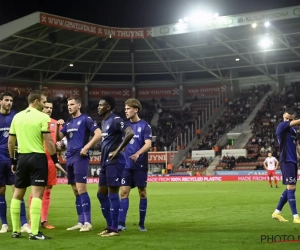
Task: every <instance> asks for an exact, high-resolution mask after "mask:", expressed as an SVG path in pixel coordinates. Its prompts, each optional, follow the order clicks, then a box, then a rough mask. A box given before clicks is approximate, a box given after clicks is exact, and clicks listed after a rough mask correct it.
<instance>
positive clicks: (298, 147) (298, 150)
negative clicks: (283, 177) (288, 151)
mask: <svg viewBox="0 0 300 250" xmlns="http://www.w3.org/2000/svg"><path fill="white" fill-rule="evenodd" d="M296 149H297V153H298V158H299V157H300V145H299V143H298V142H297V147H296Z"/></svg>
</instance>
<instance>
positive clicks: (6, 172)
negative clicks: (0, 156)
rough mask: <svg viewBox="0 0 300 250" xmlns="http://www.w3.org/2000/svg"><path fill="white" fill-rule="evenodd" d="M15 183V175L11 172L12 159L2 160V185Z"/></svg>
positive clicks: (0, 173)
mask: <svg viewBox="0 0 300 250" xmlns="http://www.w3.org/2000/svg"><path fill="white" fill-rule="evenodd" d="M14 184H15V175H14V174H13V172H11V161H10V160H8V161H0V186H5V185H14Z"/></svg>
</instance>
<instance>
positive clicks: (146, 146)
mask: <svg viewBox="0 0 300 250" xmlns="http://www.w3.org/2000/svg"><path fill="white" fill-rule="evenodd" d="M151 145H152V141H151V140H149V139H147V140H145V144H144V146H143V147H142V148H141V149H140V150H139V151H137V152H136V153H135V154H133V155H131V156H130V157H129V158H130V159H131V160H133V161H134V162H135V161H136V160H137V159H138V158H139V157H140V155H142V154H144V153H146V152H148V151H149V150H150V148H151Z"/></svg>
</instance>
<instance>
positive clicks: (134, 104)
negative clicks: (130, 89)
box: [125, 98, 142, 112]
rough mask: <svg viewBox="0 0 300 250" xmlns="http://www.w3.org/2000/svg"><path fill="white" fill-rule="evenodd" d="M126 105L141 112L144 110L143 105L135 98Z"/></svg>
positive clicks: (130, 99)
mask: <svg viewBox="0 0 300 250" xmlns="http://www.w3.org/2000/svg"><path fill="white" fill-rule="evenodd" d="M125 105H127V106H129V107H131V108H137V109H138V111H139V112H140V111H141V110H142V104H141V103H140V102H139V100H137V99H135V98H129V99H128V100H127V101H126V102H125Z"/></svg>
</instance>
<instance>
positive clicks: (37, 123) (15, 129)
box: [9, 108, 50, 154]
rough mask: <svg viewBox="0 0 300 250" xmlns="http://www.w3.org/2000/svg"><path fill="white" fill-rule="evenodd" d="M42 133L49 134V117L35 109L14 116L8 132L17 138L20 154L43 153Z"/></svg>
mask: <svg viewBox="0 0 300 250" xmlns="http://www.w3.org/2000/svg"><path fill="white" fill-rule="evenodd" d="M43 133H50V117H49V116H48V115H46V114H44V113H43V112H40V111H38V110H37V109H35V108H27V109H25V110H23V111H21V112H20V113H18V114H16V115H15V117H14V118H13V120H12V123H11V127H10V130H9V135H12V136H16V137H17V141H18V153H20V154H28V153H45V147H44V137H43Z"/></svg>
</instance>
